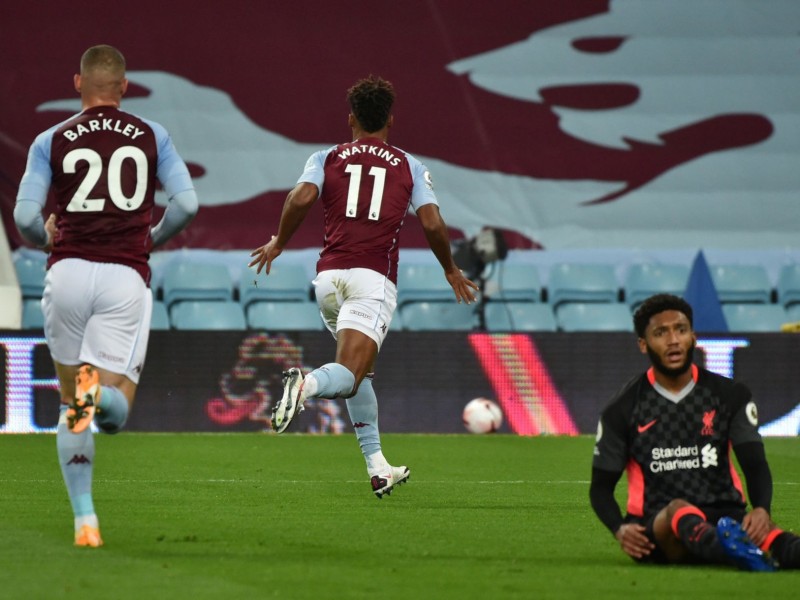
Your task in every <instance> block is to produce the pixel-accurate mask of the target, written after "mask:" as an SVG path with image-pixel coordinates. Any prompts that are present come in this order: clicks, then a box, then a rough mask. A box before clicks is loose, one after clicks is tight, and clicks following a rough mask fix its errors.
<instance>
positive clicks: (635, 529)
mask: <svg viewBox="0 0 800 600" xmlns="http://www.w3.org/2000/svg"><path fill="white" fill-rule="evenodd" d="M644 532H645V528H644V525H637V524H636V523H626V524H624V525H620V527H619V529H617V532H616V533H615V534H614V537H615V538H617V541H618V542H619V545H620V547H621V548H622V551H623V552H624V553H625V554H627V555H628V556H631V557H633V558H642V557H645V556H649V554H650V553H651V552H652V551H653V549H654V548H655V547H656V546H655V544H654V543H653V542H651V541H650V538H648V537H647V536H646V535H645V533H644Z"/></svg>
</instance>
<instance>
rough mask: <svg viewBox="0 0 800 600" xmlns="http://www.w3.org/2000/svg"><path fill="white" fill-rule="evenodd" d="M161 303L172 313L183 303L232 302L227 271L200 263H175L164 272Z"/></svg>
mask: <svg viewBox="0 0 800 600" xmlns="http://www.w3.org/2000/svg"><path fill="white" fill-rule="evenodd" d="M162 290H163V300H164V304H166V305H167V308H169V309H170V311H171V310H172V305H173V304H174V303H175V302H180V301H182V300H232V299H233V282H232V281H231V276H230V273H229V272H228V267H226V266H224V265H219V264H211V263H200V262H177V263H173V264H171V265H169V266H168V267H167V268H166V271H165V272H164V282H163V284H162Z"/></svg>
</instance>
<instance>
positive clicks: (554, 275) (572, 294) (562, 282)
mask: <svg viewBox="0 0 800 600" xmlns="http://www.w3.org/2000/svg"><path fill="white" fill-rule="evenodd" d="M547 290H548V300H549V302H550V304H551V305H552V306H553V307H554V308H555V307H557V306H558V305H559V304H563V303H564V302H616V301H617V299H618V296H619V286H618V285H617V278H616V276H615V275H614V268H613V267H612V266H611V265H599V264H570V263H562V264H558V265H554V266H553V267H552V268H551V269H550V280H549V281H548V283H547Z"/></svg>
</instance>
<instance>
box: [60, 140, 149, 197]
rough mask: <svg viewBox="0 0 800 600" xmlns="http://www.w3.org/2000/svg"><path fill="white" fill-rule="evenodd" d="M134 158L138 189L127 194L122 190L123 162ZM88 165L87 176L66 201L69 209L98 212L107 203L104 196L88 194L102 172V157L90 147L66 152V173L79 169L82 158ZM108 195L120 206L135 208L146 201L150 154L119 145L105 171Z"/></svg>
mask: <svg viewBox="0 0 800 600" xmlns="http://www.w3.org/2000/svg"><path fill="white" fill-rule="evenodd" d="M127 159H131V160H133V162H134V164H135V166H136V189H135V190H134V191H133V195H132V196H131V197H128V196H126V195H125V192H123V191H122V163H123V162H125V160H127ZM81 161H83V162H85V163H86V164H87V165H88V166H89V170H88V171H87V172H86V176H85V177H84V178H83V181H81V184H80V186H79V187H78V189H77V190H76V191H75V195H74V196H72V200H70V201H69V204H67V211H68V212H99V211H101V210H103V207H104V206H105V203H106V201H105V198H89V194H90V193H91V192H92V190H93V189H94V186H95V184H97V182H98V181H99V180H100V177H101V176H102V175H103V158H102V157H101V156H100V154H98V153H97V152H95V151H94V150H91V149H90V148H77V149H75V150H71V151H70V152H68V153H67V154H66V156H64V162H63V169H64V173H76V172H77V166H78V163H79V162H81ZM106 177H107V178H108V182H107V183H108V185H107V188H108V196H109V198H111V201H112V202H113V203H114V205H115V206H117V207H118V208H119V209H120V210H136V209H137V208H139V206H141V204H142V202H144V195H145V192H146V191H147V156H146V155H145V153H144V152H143V151H142V149H141V148H137V147H136V146H120V147H119V148H117V149H116V150H115V151H114V153H113V154H112V155H111V158H110V159H109V161H108V169H107V172H106Z"/></svg>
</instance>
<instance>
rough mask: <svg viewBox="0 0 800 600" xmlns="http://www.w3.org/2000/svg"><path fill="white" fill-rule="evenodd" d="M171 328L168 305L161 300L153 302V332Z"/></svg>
mask: <svg viewBox="0 0 800 600" xmlns="http://www.w3.org/2000/svg"><path fill="white" fill-rule="evenodd" d="M169 328H170V322H169V312H167V305H166V304H164V303H163V302H161V301H159V300H154V301H153V314H152V316H151V317H150V329H151V330H161V331H163V330H167V329H169Z"/></svg>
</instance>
